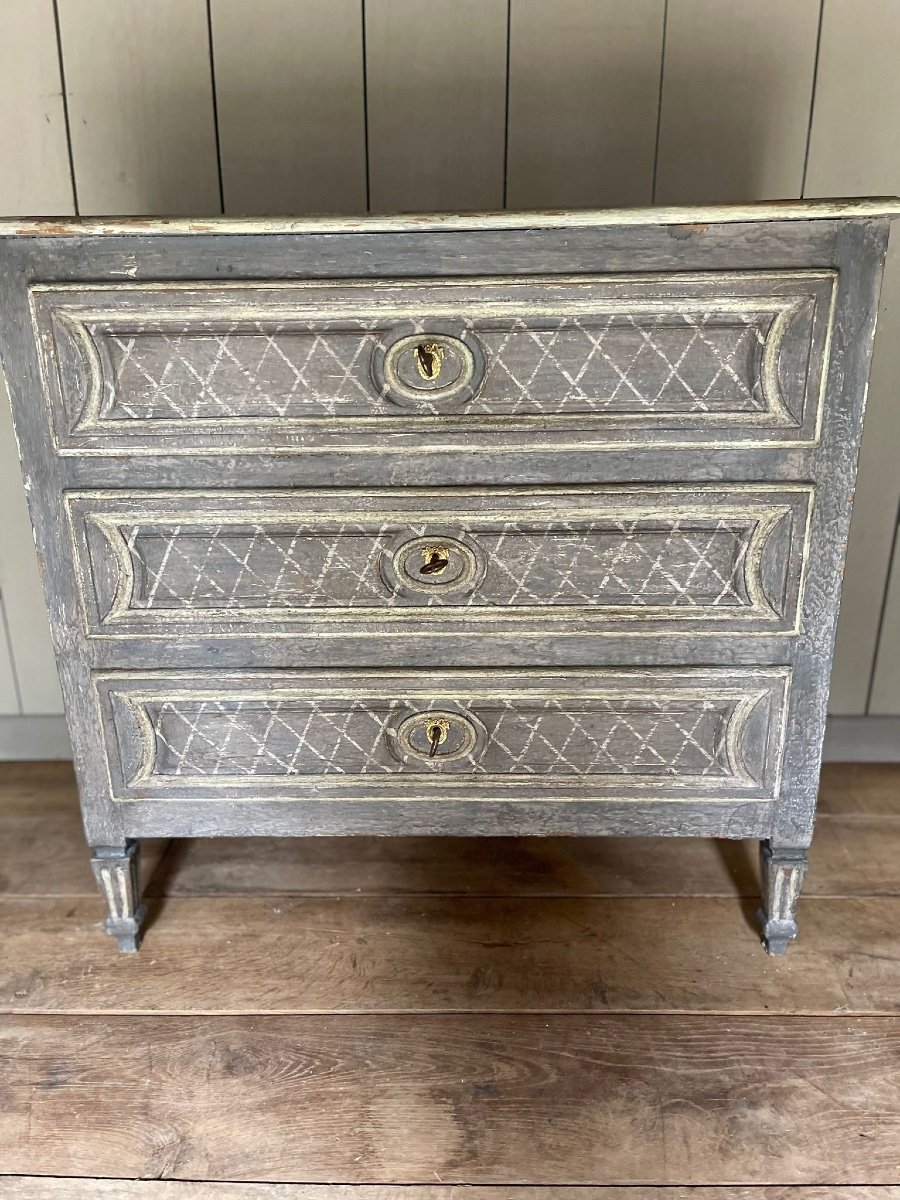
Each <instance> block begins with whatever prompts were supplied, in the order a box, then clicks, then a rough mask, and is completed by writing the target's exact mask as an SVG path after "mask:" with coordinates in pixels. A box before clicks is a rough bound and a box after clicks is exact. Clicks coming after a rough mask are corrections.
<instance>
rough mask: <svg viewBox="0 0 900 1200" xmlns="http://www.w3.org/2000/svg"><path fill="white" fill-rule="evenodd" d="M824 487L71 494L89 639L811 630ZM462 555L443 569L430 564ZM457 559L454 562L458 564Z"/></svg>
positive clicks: (394, 489)
mask: <svg viewBox="0 0 900 1200" xmlns="http://www.w3.org/2000/svg"><path fill="white" fill-rule="evenodd" d="M812 496H813V489H812V488H811V487H810V486H808V485H786V486H785V487H783V488H774V487H760V486H758V485H754V484H738V485H732V486H731V487H729V488H718V487H715V486H713V485H699V486H698V487H697V488H695V489H692V490H691V491H690V492H687V491H685V490H684V489H683V488H679V487H671V486H665V485H663V486H658V487H647V488H634V487H621V486H610V487H597V488H582V489H574V490H571V491H570V490H564V489H561V488H525V487H523V488H509V489H503V488H491V489H488V490H486V491H485V493H484V495H483V496H482V495H473V493H472V492H471V491H469V490H466V489H451V488H445V489H416V488H391V489H346V490H343V489H342V490H340V491H334V492H329V491H327V490H326V491H320V492H315V491H308V490H304V489H299V490H296V491H292V492H284V493H281V492H272V491H261V490H260V491H248V490H240V491H234V492H231V493H226V492H217V491H203V490H200V489H197V490H194V491H190V492H175V491H171V490H167V491H154V492H116V491H97V492H69V493H68V494H67V497H66V505H67V508H68V511H69V518H70V526H71V532H72V536H73V541H74V545H75V550H76V560H77V566H78V580H79V586H80V589H81V592H82V595H83V598H84V605H85V616H86V620H87V624H88V628H89V630H90V631H91V632H92V633H98V634H102V635H106V636H112V637H125V636H133V635H135V634H142V633H145V634H147V635H154V634H157V635H162V634H164V633H167V631H168V630H170V629H175V628H176V627H177V628H178V629H180V630H182V631H183V632H185V633H187V634H190V633H196V634H198V635H203V634H204V633H205V632H206V631H207V630H208V631H209V632H210V633H221V634H224V635H233V636H242V635H246V634H250V635H253V634H255V633H263V634H267V633H271V634H277V633H281V634H284V635H286V636H290V635H294V634H296V635H298V636H302V635H304V633H307V632H314V633H319V632H324V633H328V634H329V635H330V634H331V633H332V632H334V631H337V635H340V633H341V631H342V630H343V629H351V630H352V629H353V627H354V626H357V628H359V630H360V631H362V629H363V626H367V627H369V623H371V625H377V627H378V630H380V631H381V633H382V634H383V635H384V636H388V634H389V624H390V625H391V626H392V628H393V630H394V631H397V632H399V630H400V629H401V628H402V629H409V630H411V629H413V627H414V626H415V625H416V624H417V623H418V625H419V627H420V629H421V630H422V631H423V632H424V631H425V630H431V629H432V628H433V627H434V626H435V625H436V624H438V623H439V622H440V621H441V619H442V618H441V613H442V612H444V611H446V610H448V609H452V610H453V614H454V616H453V620H454V622H460V621H462V622H466V621H469V622H472V628H473V632H474V631H475V627H476V624H477V631H479V632H484V631H485V630H487V629H489V627H490V626H491V625H493V626H494V627H495V629H496V631H497V632H498V633H506V632H510V633H512V632H513V626H514V625H515V626H516V627H517V628H521V627H525V626H527V625H531V626H533V627H534V628H535V630H536V631H537V630H538V629H539V628H543V627H548V628H549V625H550V623H552V622H553V621H556V622H557V623H559V622H565V621H567V620H569V619H576V620H577V621H579V622H581V621H584V622H585V623H587V622H588V621H590V622H594V623H596V625H597V627H598V628H599V627H600V626H602V631H606V630H607V629H609V630H613V628H614V627H616V626H618V627H623V628H624V627H628V628H639V627H640V626H641V624H643V626H644V629H645V631H646V632H651V631H652V632H655V631H662V630H663V629H664V628H668V629H675V630H676V631H677V629H678V627H679V626H683V627H684V632H685V633H687V628H688V623H690V628H691V630H692V631H693V630H697V629H701V628H702V629H708V630H710V631H712V630H713V629H716V630H719V631H722V632H725V631H728V630H731V629H733V630H734V631H735V634H739V633H742V632H747V631H749V630H753V629H759V630H765V631H767V632H785V633H790V632H793V631H795V630H796V622H797V614H798V606H799V600H800V590H801V582H802V577H801V563H802V552H803V546H804V544H805V539H806V537H807V534H808V528H809V517H810V512H811V504H812ZM435 547H445V548H446V552H447V553H448V554H449V555H450V559H449V560H448V561H447V563H446V564H445V567H446V569H443V568H442V569H441V571H439V572H438V573H436V574H432V573H425V572H423V571H422V567H423V566H424V565H425V557H423V556H427V555H428V554H429V553H430V552H431V550H432V549H434V548H435ZM451 560H452V561H451Z"/></svg>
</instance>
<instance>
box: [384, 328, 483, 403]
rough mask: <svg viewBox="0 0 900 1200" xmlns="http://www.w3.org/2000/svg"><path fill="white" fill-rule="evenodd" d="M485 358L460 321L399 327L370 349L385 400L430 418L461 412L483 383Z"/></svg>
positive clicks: (478, 343) (473, 335)
mask: <svg viewBox="0 0 900 1200" xmlns="http://www.w3.org/2000/svg"><path fill="white" fill-rule="evenodd" d="M484 371H485V355H484V349H483V348H482V345H481V342H480V341H479V340H478V338H477V337H476V336H475V334H474V333H473V332H472V330H471V329H468V328H467V327H466V326H465V325H463V324H462V323H461V322H458V321H429V322H422V323H417V324H413V323H408V324H404V325H398V326H396V327H395V328H394V329H392V330H390V331H389V332H388V333H386V334H385V335H384V336H383V337H382V338H380V339H379V341H378V343H377V344H376V346H375V348H374V350H373V351H372V365H371V373H372V382H373V383H374V385H375V388H376V389H377V391H378V394H379V396H381V398H382V399H383V400H387V401H389V402H390V403H392V404H396V405H399V406H400V407H401V408H407V409H412V410H418V411H419V412H420V413H423V414H425V415H429V416H437V415H438V414H440V413H444V412H459V411H460V410H461V409H462V408H464V407H465V405H466V404H467V403H468V402H469V401H470V400H471V399H473V397H474V396H476V395H477V393H478V389H479V388H480V387H481V384H482V382H483V381H484Z"/></svg>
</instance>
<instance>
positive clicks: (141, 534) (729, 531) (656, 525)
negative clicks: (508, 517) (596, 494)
mask: <svg viewBox="0 0 900 1200" xmlns="http://www.w3.org/2000/svg"><path fill="white" fill-rule="evenodd" d="M756 525H757V522H756V521H754V520H748V521H744V522H736V521H733V520H732V521H728V520H718V521H717V520H706V521H703V520H698V519H693V520H683V521H682V520H669V521H668V522H666V521H664V520H663V519H659V518H657V519H655V520H654V519H652V518H646V519H644V520H641V519H632V520H628V521H609V520H607V521H599V522H595V523H588V524H586V525H585V526H584V527H582V528H571V527H567V526H566V525H562V526H561V527H560V526H556V527H554V526H552V525H548V526H546V527H544V528H534V527H531V528H529V526H528V525H526V526H525V527H524V528H523V527H521V526H517V525H515V524H511V523H508V524H505V525H503V526H502V527H501V528H500V529H491V528H488V529H479V528H475V529H468V530H466V532H467V533H468V534H470V535H471V537H472V539H473V541H474V543H475V544H476V545H477V547H478V548H479V549H480V550H481V552H482V553H483V554H484V556H485V559H486V562H487V571H486V575H485V578H484V580H483V582H482V583H481V584H480V585H479V586H478V588H477V589H475V591H474V593H473V594H472V595H470V596H465V595H464V596H462V597H460V596H459V595H458V594H456V593H450V594H449V595H448V596H447V597H446V598H445V597H442V596H441V594H440V590H439V587H438V588H435V589H434V594H431V595H425V596H424V597H421V598H420V597H413V598H412V600H411V598H410V597H409V596H407V595H401V594H398V593H396V592H393V591H391V590H390V589H389V588H388V587H387V586H386V584H385V583H384V582H383V580H382V578H381V576H380V574H379V572H378V569H377V568H378V562H379V558H380V556H381V555H382V554H385V553H387V547H388V546H389V544H390V543H391V542H392V541H393V540H394V539H396V538H397V535H398V532H400V533H401V535H402V532H404V531H403V530H402V529H401V530H399V531H398V528H397V527H396V526H382V527H380V528H377V529H375V530H372V529H366V528H365V527H364V526H363V525H360V524H354V523H348V524H346V525H345V526H342V527H341V528H340V529H339V530H337V531H330V532H325V533H317V532H316V531H315V530H314V529H310V528H309V527H304V526H294V527H293V528H289V529H285V528H283V527H266V526H263V525H256V526H250V527H237V528H235V527H234V526H221V525H220V526H216V527H214V528H211V529H205V530H204V529H199V530H198V529H196V528H191V527H190V526H185V525H178V526H176V527H175V528H169V529H165V528H161V527H157V528H154V527H153V526H150V527H148V528H143V527H141V526H134V527H132V528H130V529H124V530H122V536H123V537H124V538H125V540H126V542H127V545H128V550H129V553H130V555H131V560H132V568H133V571H134V576H135V580H136V586H135V588H134V590H133V594H132V598H131V607H132V608H135V609H145V610H146V609H149V610H153V609H157V610H159V609H163V610H165V609H169V610H171V609H187V610H194V609H198V610H202V609H229V610H234V609H244V608H249V609H256V608H262V609H279V608H318V607H375V608H379V607H385V606H387V607H390V606H394V605H397V604H409V603H411V602H415V601H418V602H419V603H424V604H441V603H444V602H445V600H446V601H449V602H455V603H469V604H478V605H496V606H519V605H531V604H557V605H558V604H561V605H567V604H568V605H589V606H603V605H634V606H638V607H653V606H660V605H662V606H667V607H668V606H678V607H682V606H686V607H696V606H712V607H715V606H723V607H727V606H740V605H748V604H749V603H750V599H749V597H748V593H747V588H746V584H745V580H744V560H745V556H746V553H747V548H748V546H749V544H750V538H751V536H752V534H753V531H754V529H755V528H756ZM408 533H409V537H410V538H413V537H418V536H421V535H423V534H424V533H425V527H424V526H410V527H409V529H408Z"/></svg>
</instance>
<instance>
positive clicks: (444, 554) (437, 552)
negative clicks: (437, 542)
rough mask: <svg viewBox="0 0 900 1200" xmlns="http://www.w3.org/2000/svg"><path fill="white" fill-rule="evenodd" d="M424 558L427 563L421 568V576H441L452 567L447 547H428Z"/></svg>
mask: <svg viewBox="0 0 900 1200" xmlns="http://www.w3.org/2000/svg"><path fill="white" fill-rule="evenodd" d="M422 557H423V559H424V560H425V561H424V562H423V563H422V565H421V567H419V574H420V575H441V574H443V572H444V571H446V570H447V568H448V567H449V566H450V551H449V550H448V549H447V547H446V546H426V547H425V549H424V550H423V551H422Z"/></svg>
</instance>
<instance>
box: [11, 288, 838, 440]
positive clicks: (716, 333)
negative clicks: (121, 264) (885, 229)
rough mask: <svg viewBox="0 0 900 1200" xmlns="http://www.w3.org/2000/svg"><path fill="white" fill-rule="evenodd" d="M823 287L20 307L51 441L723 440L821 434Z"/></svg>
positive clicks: (45, 294) (55, 298)
mask: <svg viewBox="0 0 900 1200" xmlns="http://www.w3.org/2000/svg"><path fill="white" fill-rule="evenodd" d="M835 280H836V276H835V274H834V273H833V272H828V271H809V272H796V271H769V272H761V273H753V272H738V273H712V272H711V273H708V274H704V275H664V276H662V275H661V276H647V275H643V276H607V277H587V276H582V277H577V278H569V279H563V278H557V277H553V278H516V279H477V280H466V281H452V282H451V281H434V280H428V281H423V280H410V281H368V282H308V283H303V284H296V283H274V282H269V283H266V282H260V283H231V284H222V283H220V282H216V283H194V284H180V283H160V284H140V285H131V284H116V285H113V286H89V285H88V286H84V285H46V286H38V287H34V288H33V289H32V292H31V300H32V310H33V317H34V323H35V328H36V336H37V339H38V345H39V349H40V354H41V360H42V366H43V372H44V381H45V386H46V389H47V394H48V397H49V400H50V407H51V419H52V428H53V434H54V443H55V446H56V449H57V450H58V452H59V453H62V454H121V453H123V452H125V453H129V454H132V453H140V454H158V455H170V454H185V453H196V452H198V451H203V452H212V453H216V452H221V453H230V454H231V453H234V452H236V451H237V452H248V453H252V452H257V453H266V454H270V453H293V452H296V451H299V450H309V449H313V450H315V449H335V448H339V449H341V450H354V449H355V450H366V449H372V450H376V451H377V450H378V449H381V448H383V447H385V446H386V445H388V446H390V445H393V447H394V448H404V447H406V448H409V449H411V450H416V449H418V448H420V447H430V448H442V447H443V448H446V447H447V446H448V445H450V444H452V445H459V446H468V447H473V448H477V447H484V448H486V449H506V448H510V449H515V448H525V449H528V448H535V449H541V448H552V449H565V448H567V447H569V446H573V447H574V446H577V447H579V448H580V449H603V448H614V449H622V448H628V447H636V448H641V447H655V446H661V447H672V446H675V447H677V446H692V447H696V446H709V447H714V448H727V447H740V446H746V445H753V444H776V445H778V444H780V445H810V444H812V443H814V442H815V441H816V440H817V438H818V433H819V424H820V417H821V400H822V385H823V371H824V362H825V357H826V351H827V345H828V337H829V330H830V326H831V320H832V305H833V298H834V290H835ZM437 435H439V436H440V439H441V442H440V443H439V445H436V444H435V437H436V436H437ZM448 438H450V439H452V442H451V443H448V441H447V439H448ZM335 439H338V440H337V441H336V440H335Z"/></svg>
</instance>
